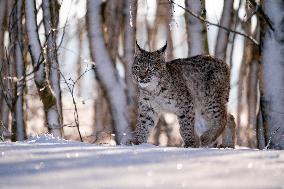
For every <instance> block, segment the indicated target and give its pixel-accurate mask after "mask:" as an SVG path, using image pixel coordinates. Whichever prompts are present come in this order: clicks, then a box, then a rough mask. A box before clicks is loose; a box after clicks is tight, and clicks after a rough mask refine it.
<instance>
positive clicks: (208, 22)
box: [169, 0, 259, 45]
mask: <svg viewBox="0 0 284 189" xmlns="http://www.w3.org/2000/svg"><path fill="white" fill-rule="evenodd" d="M169 1H170V2H171V3H172V4H175V5H177V6H178V7H180V8H181V9H183V10H184V11H185V12H187V13H189V14H190V15H191V16H193V17H195V18H197V19H199V20H201V21H202V22H205V23H206V24H209V25H212V26H216V27H218V28H221V29H223V30H226V31H228V32H231V33H235V34H238V35H241V36H243V37H245V38H247V39H249V40H250V41H251V42H253V43H254V44H255V45H259V42H258V41H257V40H256V39H254V38H253V37H251V36H249V35H247V34H245V33H242V32H238V31H234V30H231V29H229V28H226V27H224V26H221V25H220V24H216V23H213V22H210V21H208V20H206V19H204V18H203V17H201V16H199V15H197V14H195V13H193V12H192V11H190V10H188V9H186V8H185V7H183V6H181V5H179V4H178V3H176V2H174V1H173V0H169Z"/></svg>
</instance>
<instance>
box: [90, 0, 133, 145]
mask: <svg viewBox="0 0 284 189" xmlns="http://www.w3.org/2000/svg"><path fill="white" fill-rule="evenodd" d="M101 4H102V1H99V0H97V1H93V0H89V1H87V16H88V22H89V23H88V29H89V38H90V47H91V56H92V59H93V60H95V62H96V74H97V75H98V78H99V80H100V82H101V84H102V87H104V89H105V90H106V93H107V97H108V100H109V103H110V108H111V113H112V118H113V122H114V126H115V130H116V141H117V142H118V143H119V144H120V143H125V142H126V141H127V140H128V139H130V138H131V132H130V127H129V123H128V118H127V102H126V94H125V92H124V88H123V86H122V84H121V82H120V79H119V76H118V73H117V70H116V69H115V67H114V66H113V63H112V61H111V58H110V55H109V53H108V51H107V49H106V46H105V42H104V38H103V33H102V23H101V22H102V19H101V14H100V10H101Z"/></svg>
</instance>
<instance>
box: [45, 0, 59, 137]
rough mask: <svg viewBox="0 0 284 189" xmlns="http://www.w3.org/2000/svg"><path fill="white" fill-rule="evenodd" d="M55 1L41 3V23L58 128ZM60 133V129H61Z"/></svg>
mask: <svg viewBox="0 0 284 189" xmlns="http://www.w3.org/2000/svg"><path fill="white" fill-rule="evenodd" d="M55 3H57V2H56V1H54V0H52V1H42V9H43V23H44V29H45V36H46V40H47V46H46V48H47V49H46V66H47V68H49V69H48V70H49V81H50V85H51V88H52V90H53V92H54V95H55V97H56V107H57V111H58V114H55V116H56V117H54V119H55V121H56V122H58V123H59V124H58V125H59V126H62V124H63V116H62V104H61V89H60V82H59V81H60V75H59V64H58V58H57V45H56V28H57V23H58V20H55V19H56V18H57V19H59V17H58V12H56V10H55V9H56V5H55ZM61 132H62V129H61Z"/></svg>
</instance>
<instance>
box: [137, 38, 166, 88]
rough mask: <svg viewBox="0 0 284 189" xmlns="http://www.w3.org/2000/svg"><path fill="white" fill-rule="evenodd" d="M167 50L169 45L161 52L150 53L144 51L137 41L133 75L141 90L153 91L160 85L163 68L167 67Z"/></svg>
mask: <svg viewBox="0 0 284 189" xmlns="http://www.w3.org/2000/svg"><path fill="white" fill-rule="evenodd" d="M166 48H167V43H166V44H165V46H163V47H162V48H161V49H159V50H156V51H154V52H148V51H146V50H144V49H142V48H141V47H140V46H139V45H138V44H137V41H136V48H135V57H134V62H133V65H132V75H133V80H134V82H136V83H137V84H138V85H139V86H140V87H141V88H144V89H149V90H152V88H155V87H156V86H157V85H158V83H159V78H160V74H161V72H162V67H163V66H165V64H164V62H165V50H166Z"/></svg>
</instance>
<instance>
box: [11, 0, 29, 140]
mask: <svg viewBox="0 0 284 189" xmlns="http://www.w3.org/2000/svg"><path fill="white" fill-rule="evenodd" d="M22 7H23V1H22V0H18V1H17V5H16V10H15V11H17V12H16V18H15V19H14V22H16V25H17V30H16V32H17V33H16V34H15V35H16V41H15V61H16V76H17V78H18V80H19V82H18V83H17V98H16V107H15V121H16V123H15V127H16V133H15V134H16V140H25V138H26V131H25V123H24V110H23V96H24V94H23V93H24V79H23V77H24V61H23V55H22V48H23V47H22Z"/></svg>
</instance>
